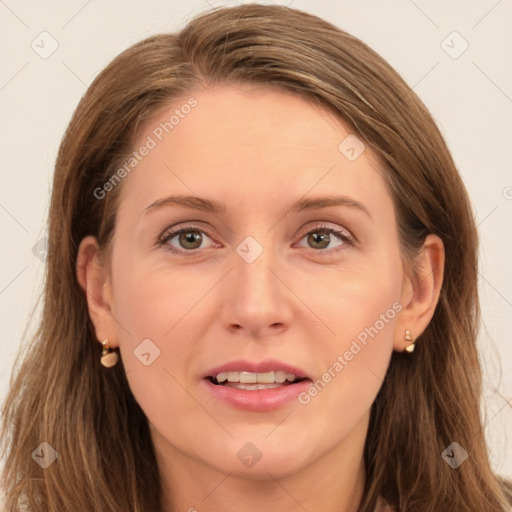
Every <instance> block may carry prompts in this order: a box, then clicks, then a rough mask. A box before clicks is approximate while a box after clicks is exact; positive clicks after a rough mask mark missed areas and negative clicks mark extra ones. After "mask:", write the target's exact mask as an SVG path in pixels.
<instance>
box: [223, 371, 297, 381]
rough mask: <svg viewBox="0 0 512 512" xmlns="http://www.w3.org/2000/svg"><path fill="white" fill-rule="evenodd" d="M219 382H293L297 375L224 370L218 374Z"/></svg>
mask: <svg viewBox="0 0 512 512" xmlns="http://www.w3.org/2000/svg"><path fill="white" fill-rule="evenodd" d="M216 378H217V382H224V381H226V380H227V381H228V382H242V383H244V384H253V383H257V382H258V383H262V384H271V383H272V382H279V383H280V382H284V381H285V380H289V381H290V382H293V381H294V380H295V379H296V377H295V375H294V374H293V373H286V372H283V371H276V372H266V373H252V372H222V373H218V374H217V377H216Z"/></svg>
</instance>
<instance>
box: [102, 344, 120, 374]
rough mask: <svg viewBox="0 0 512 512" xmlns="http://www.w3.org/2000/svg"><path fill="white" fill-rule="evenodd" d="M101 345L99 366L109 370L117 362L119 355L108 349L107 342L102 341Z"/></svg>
mask: <svg viewBox="0 0 512 512" xmlns="http://www.w3.org/2000/svg"><path fill="white" fill-rule="evenodd" d="M101 345H102V346H103V351H102V352H101V359H100V361H101V364H102V365H103V366H105V368H111V367H112V366H114V365H116V364H117V361H119V354H118V353H117V352H115V351H114V350H113V349H111V348H110V345H109V343H108V340H103V341H102V342H101Z"/></svg>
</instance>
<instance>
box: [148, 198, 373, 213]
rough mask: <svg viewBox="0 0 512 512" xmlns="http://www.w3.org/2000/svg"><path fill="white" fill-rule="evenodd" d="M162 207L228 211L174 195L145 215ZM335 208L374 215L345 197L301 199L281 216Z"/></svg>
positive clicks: (207, 201)
mask: <svg viewBox="0 0 512 512" xmlns="http://www.w3.org/2000/svg"><path fill="white" fill-rule="evenodd" d="M162 206H177V207H180V208H186V209H189V210H199V211H202V212H208V213H215V214H223V213H226V211H227V209H226V205H225V204H223V203H219V202H217V201H215V200H213V199H206V198H203V197H198V196H187V195H173V196H168V197H164V198H162V199H158V200H156V201H154V202H153V203H151V204H150V205H149V206H147V207H146V208H145V209H144V212H143V213H146V212H147V211H149V210H153V209H155V208H161V207H162ZM333 206H345V207H348V208H353V209H356V210H360V211H361V212H363V213H365V214H366V215H367V216H368V217H370V219H371V218H372V215H371V213H370V212H369V210H368V208H367V207H366V206H364V205H363V204H362V203H360V202H359V201H356V200H355V199H353V198H351V197H348V196H343V195H342V196H321V197H314V198H308V199H299V200H298V201H296V202H295V203H293V204H292V206H291V207H288V208H285V209H283V210H282V211H281V212H280V213H281V216H283V217H284V216H285V215H286V214H287V213H288V212H290V211H291V212H295V213H298V212H302V211H307V210H320V209H322V208H330V207H333Z"/></svg>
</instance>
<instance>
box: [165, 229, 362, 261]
mask: <svg viewBox="0 0 512 512" xmlns="http://www.w3.org/2000/svg"><path fill="white" fill-rule="evenodd" d="M187 231H197V232H199V233H202V234H205V235H206V236H208V237H209V238H212V237H211V236H210V235H209V234H208V233H207V232H206V231H204V230H203V229H199V228H198V227H197V226H194V225H188V226H184V227H181V228H180V229H175V230H172V231H165V232H164V233H163V234H162V235H160V237H159V238H158V240H157V243H156V245H157V246H158V247H163V249H165V250H167V251H169V252H171V253H173V254H177V255H184V254H187V255H189V256H193V255H195V254H197V253H198V252H199V251H201V250H202V249H194V250H191V251H188V250H184V249H183V250H177V249H176V248H174V247H173V246H171V245H169V244H168V243H167V242H168V241H169V240H172V239H173V238H174V237H175V236H176V235H179V234H181V233H182V232H187ZM319 231H326V232H327V233H329V234H334V235H336V236H337V237H338V238H339V239H340V241H341V242H342V244H341V245H339V246H337V247H335V248H333V249H328V250H324V249H313V248H311V247H310V248H309V249H310V250H311V251H314V252H315V253H324V254H332V253H334V252H338V251H340V250H342V248H343V247H344V246H345V245H349V246H352V245H354V241H353V239H352V237H351V236H349V235H348V234H347V232H346V231H342V230H339V229H335V228H332V227H329V226H326V225H324V224H319V225H318V226H315V227H314V228H313V229H310V230H309V231H307V232H306V233H304V234H303V235H302V236H301V238H300V240H302V239H303V238H304V237H305V236H307V235H310V234H311V233H317V232H319Z"/></svg>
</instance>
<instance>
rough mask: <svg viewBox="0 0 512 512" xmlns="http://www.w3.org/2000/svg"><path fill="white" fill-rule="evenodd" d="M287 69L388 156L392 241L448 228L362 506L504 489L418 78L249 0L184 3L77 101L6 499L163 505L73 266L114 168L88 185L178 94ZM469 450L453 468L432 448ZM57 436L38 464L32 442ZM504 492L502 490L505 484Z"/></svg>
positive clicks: (457, 216) (138, 413)
mask: <svg viewBox="0 0 512 512" xmlns="http://www.w3.org/2000/svg"><path fill="white" fill-rule="evenodd" d="M237 82H238V83H240V82H241V83H253V84H260V85H267V86H276V87H282V88H285V89H286V90H288V91H290V92H294V93H296V94H300V95H301V96H302V97H304V98H305V99H306V100H307V101H311V102H316V103H317V104H318V105H322V106H324V107H327V108H328V109H330V110H331V111H333V112H334V113H336V114H337V115H338V116H339V117H340V118H341V119H342V120H344V121H345V122H346V123H347V124H348V126H350V127H351V129H352V131H353V132H354V133H356V134H357V135H358V136H359V137H360V138H361V139H362V140H364V141H365V143H366V144H367V145H368V146H369V147H371V148H372V149H373V151H375V152H376V153H377V154H378V155H379V156H380V157H381V159H382V161H383V162H384V164H385V167H386V171H387V172H386V174H385V179H386V180H387V183H388V185H389V189H390V191H391V193H392V196H393V200H394V204H395V208H396V212H397V218H398V221H397V222H398V230H399V234H400V240H401V248H402V251H403V254H404V255H405V259H406V260H407V259H410V258H412V257H413V255H414V254H415V252H417V250H418V249H419V248H420V247H421V245H422V242H423V241H424V239H425V236H426V235H427V234H428V233H434V234H436V235H438V236H439V237H440V238H441V239H442V241H443V243H444V246H445V252H446V267H445V274H444V275H445V278H444V282H443V286H442V290H441V296H440V300H439V303H438V305H437V309H436V311H435V314H434V317H433V319H432V321H431V322H430V324H429V326H428V327H427V329H426V331H425V332H424V334H423V335H422V336H421V337H420V340H418V342H417V343H416V345H417V349H416V351H415V352H414V353H413V354H411V355H408V356H407V357H404V356H403V354H399V353H394V354H393V356H392V359H391V363H390V366H389V371H388V373H387V375H386V378H385V381H384V383H383V385H382V388H381V390H380V392H379V393H378V396H377V398H376V400H375V402H374V404H373V405H372V411H371V418H370V424H369V430H368V434H367V440H366V444H365V450H364V462H365V467H366V475H367V480H366V488H365V493H364V499H363V503H362V504H361V506H360V510H361V511H365V512H366V511H371V512H373V509H374V507H375V504H376V502H377V497H378V496H379V495H380V496H382V497H384V498H385V499H386V501H388V502H389V503H390V504H392V505H393V506H394V507H396V509H397V510H403V511H417V512H421V511H423V512H427V511H428V512H431V511H433V510H439V511H441V510H442V511H447V510H453V511H456V512H463V511H474V510H478V511H486V512H487V511H504V510H508V506H507V501H506V500H507V499H511V496H512V493H511V492H510V489H507V487H506V486H505V483H504V482H502V481H501V480H500V479H499V478H498V477H497V476H495V475H494V474H493V472H492V470H491V467H490V464H489V459H488V454H487V449H486V443H485V438H484V432H483V428H482V422H481V419H480V414H479V400H480V396H481V370H480V366H479V360H478V355H477V349H476V342H475V341H476V334H477V329H478V325H479V305H478V296H477V232H476V228H475V222H474V219H473V216H472V211H471V208H470V205H469V202H468V197H467V194H466V191H465V188H464V186H463V184H462V181H461V179H460V177H459V174H458V173H457V170H456V168H455V165H454V163H453V161H452V158H451V156H450V153H449V150H448V149H447V147H446V144H445V142H444V141H443V138H442V136H441V135H440V133H439V131H438V129H437V127H436V125H435V123H434V121H433V120H432V117H431V116H430V114H429V112H428V110H427V109H426V107H425V106H424V105H423V103H422V102H421V101H420V100H419V99H418V97H417V96H416V94H415V93H414V92H413V91H412V90H411V89H410V88H409V87H408V86H407V85H406V83H405V82H404V81H403V80H402V79H401V78H400V77H399V76H398V74H397V73H396V72H395V71H394V70H393V69H392V68H391V67H390V66H389V65H388V64H387V63H386V62H385V61H384V60H383V59H382V58H381V57H380V56H378V55H377V54H376V53H375V52H373V51H372V50H371V49H370V48H368V47H367V46H366V45H365V44H364V43H362V42H361V41H359V40H358V39H357V38H355V37H353V36H351V35H349V34H347V33H345V32H343V31H341V30H339V29H338V28H336V27H334V26H333V25H331V24H329V23H327V22H325V21H323V20H321V19H319V18H317V17H315V16H312V15H309V14H306V13H304V12H301V11H298V10H294V9H290V8H285V7H280V6H263V5H245V6H240V7H235V8H227V9H219V10H215V11H212V12H208V13H206V14H203V15H202V16H200V17H198V18H196V19H194V20H192V21H191V22H190V23H189V24H188V25H187V26H186V27H185V28H184V29H183V30H182V31H181V32H179V33H178V34H161V35H156V36H152V37H149V38H147V39H145V40H143V41H141V42H139V43H137V44H135V45H134V46H132V47H130V48H128V49H127V50H126V51H124V52H123V53H121V54H120V55H119V56H118V57H117V58H116V59H114V61H113V62H112V63H111V64H110V65H109V66H108V67H107V68H106V69H105V70H104V71H102V72H101V73H100V74H99V76H98V77H97V78H96V79H95V80H94V82H93V83H92V85H91V86H90V87H89V88H88V90H87V92H86V94H85V95H84V97H83V98H82V100H81V101H80V103H79V105H78V107H77V109H76V111H75V113H74V115H73V118H72V120H71V122H70V124H69V127H68V129H67V131H66V134H65V136H64V139H63V141H62V144H61V146H60V150H59V154H58V158H57V162H56V167H55V175H54V183H53V191H52V198H51V207H50V213H49V221H48V237H49V244H48V251H47V268H46V276H45V289H44V297H43V301H44V302H43V311H42V321H41V323H40V325H39V328H38V331H37V333H36V335H35V336H34V338H33V339H32V342H31V344H30V346H29V347H28V348H27V350H26V354H24V355H23V360H22V364H21V366H19V368H17V370H16V373H15V374H14V378H13V380H12V384H11V388H10V392H9V395H8V397H7V400H6V402H5V405H4V420H3V425H2V440H3V445H4V456H5V470H4V473H3V479H2V486H3V489H4V492H5V495H6V498H5V500H6V510H8V511H14V510H19V508H18V507H19V503H20V502H21V501H24V502H25V503H27V504H28V505H29V506H30V508H31V509H32V510H42V511H51V512H57V511H62V510H79V511H81V512H85V511H93V510H94V511H98V510H100V511H102V512H128V511H134V512H135V511H136V512H156V511H159V510H160V506H161V502H160V497H161V487H160V486H161V483H160V480H159V474H158V469H157V464H156V458H155V453H154V450H153V445H152V442H151V438H150V435H149V429H148V423H147V419H146V417H145V415H144V414H143V412H142V410H141V408H140V407H139V405H138V404H137V402H136V401H135V399H134V397H133V395H132V394H131V392H130V389H129V386H128V382H127V379H126V376H125V373H124V369H123V365H122V362H121V363H120V364H118V365H117V366H115V367H114V368H111V369H105V368H103V367H101V366H100V365H99V357H100V349H101V347H100V344H99V343H98V342H97V340H96V338H95V335H94V330H93V328H92V324H91V321H90V318H89V315H88V310H87V304H86V298H85V296H84V293H83V292H82V290H81V288H80V286H79V283H78V281H77V277H76V270H75V267H76V258H77V248H78V245H79V243H80V241H81V240H82V239H83V238H84V237H85V236H87V235H94V236H95V237H97V239H98V242H99V244H100V247H101V248H102V250H103V251H105V252H106V251H107V249H108V247H109V244H110V241H111V239H112V234H113V232H114V229H115V219H116V209H117V203H118V197H119V191H120V189H121V188H122V183H120V184H119V185H118V186H116V187H115V188H114V189H113V190H112V191H110V192H108V194H106V196H105V197H104V198H102V199H97V194H96V195H95V194H94V191H95V190H96V189H98V187H99V188H101V187H102V186H103V185H104V184H105V183H106V182H107V181H108V180H109V179H110V178H111V177H112V175H113V174H114V172H115V171H116V170H117V169H119V166H120V165H121V164H122V162H123V161H124V160H125V159H126V155H127V154H129V153H130V152H131V151H133V144H134V141H135V138H136V136H137V133H138V129H139V128H140V126H141V123H143V122H144V121H145V120H147V119H149V118H150V117H151V116H153V115H154V114H155V112H157V111H158V110H159V109H162V108H163V107H165V105H166V104H168V103H169V102H170V101H172V100H173V99H176V98H178V97H183V96H184V95H187V94H189V95H190V94H191V91H194V90H198V88H204V87H207V86H208V84H211V83H237ZM454 441H455V442H457V443H458V444H459V445H460V446H461V447H463V448H464V449H465V450H466V451H467V452H468V455H469V456H468V459H467V460H466V461H465V462H464V463H463V464H461V465H460V466H459V467H458V468H457V469H452V467H451V466H450V465H449V464H447V463H446V462H445V460H443V458H442V457H441V453H442V452H443V450H445V448H446V447H447V446H449V445H450V444H451V443H452V442H454ZM42 442H47V443H48V444H49V445H51V447H53V448H54V449H55V450H56V451H57V452H58V457H59V458H58V461H57V463H54V464H52V465H51V466H49V467H48V468H47V469H43V468H42V467H40V466H39V465H38V464H36V463H35V462H34V460H32V457H31V456H30V455H31V453H32V452H33V451H34V449H36V447H38V446H39V445H40V444H41V443H42ZM511 501H512V500H511Z"/></svg>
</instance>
